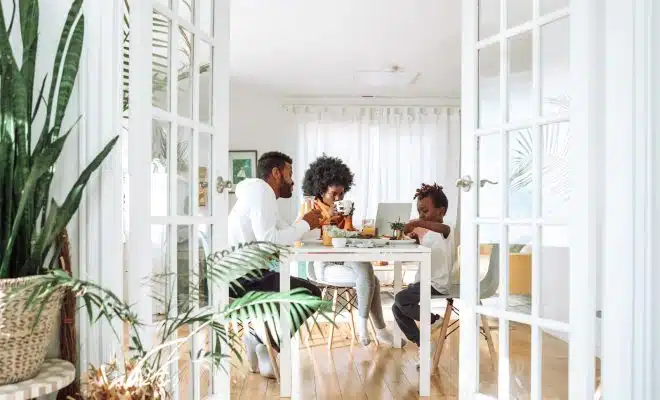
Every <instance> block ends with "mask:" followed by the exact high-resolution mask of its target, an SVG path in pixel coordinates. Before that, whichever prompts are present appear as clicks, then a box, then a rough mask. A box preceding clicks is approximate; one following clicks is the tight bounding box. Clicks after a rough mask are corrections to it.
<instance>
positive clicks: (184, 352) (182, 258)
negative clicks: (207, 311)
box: [176, 225, 196, 399]
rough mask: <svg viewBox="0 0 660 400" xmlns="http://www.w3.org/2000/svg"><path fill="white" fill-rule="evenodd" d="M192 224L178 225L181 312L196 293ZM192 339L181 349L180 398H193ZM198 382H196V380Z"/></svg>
mask: <svg viewBox="0 0 660 400" xmlns="http://www.w3.org/2000/svg"><path fill="white" fill-rule="evenodd" d="M192 232H193V230H192V226H190V225H178V226H177V227H176V236H177V237H176V280H177V285H176V288H177V307H178V312H179V314H181V313H185V312H186V311H188V309H189V308H190V306H191V305H192V304H191V301H192V296H191V294H192V295H193V296H194V295H195V291H194V289H195V288H194V287H191V285H190V282H191V278H192V277H191V275H190V263H191V262H192V252H191V247H192V246H194V245H193V243H194V240H193V237H192ZM191 289H192V290H191ZM191 328H192V327H191V326H189V325H185V326H182V327H180V328H179V329H178V330H177V332H176V336H177V337H178V338H185V337H187V336H188V335H190V333H191V331H190V329H191ZM191 353H192V341H191V340H187V341H186V342H185V343H183V345H181V348H180V349H179V357H180V358H179V361H178V364H179V375H180V376H182V377H184V379H185V380H184V381H183V382H182V383H183V384H181V385H178V387H179V398H180V399H192V398H193V396H192V388H193V385H192V384H191V382H190V381H191V377H192V360H191ZM195 384H196V382H195Z"/></svg>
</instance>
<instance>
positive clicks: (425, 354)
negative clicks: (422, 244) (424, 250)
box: [419, 254, 431, 397]
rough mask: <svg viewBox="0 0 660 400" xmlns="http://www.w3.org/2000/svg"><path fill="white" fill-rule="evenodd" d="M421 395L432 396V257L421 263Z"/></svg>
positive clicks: (428, 256) (427, 257) (426, 256)
mask: <svg viewBox="0 0 660 400" xmlns="http://www.w3.org/2000/svg"><path fill="white" fill-rule="evenodd" d="M419 268H420V280H419V281H420V292H421V296H420V297H421V298H420V321H419V331H420V348H419V395H420V396H422V397H425V396H430V395H431V255H430V254H427V255H425V259H424V261H423V262H421V263H420V266H419Z"/></svg>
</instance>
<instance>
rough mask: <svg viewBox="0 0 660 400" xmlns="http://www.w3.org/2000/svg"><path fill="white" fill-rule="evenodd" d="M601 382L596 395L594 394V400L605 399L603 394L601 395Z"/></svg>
mask: <svg viewBox="0 0 660 400" xmlns="http://www.w3.org/2000/svg"><path fill="white" fill-rule="evenodd" d="M600 385H601V384H600V382H599V383H598V387H596V393H594V400H601V399H602V398H603V394H602V393H601V389H600Z"/></svg>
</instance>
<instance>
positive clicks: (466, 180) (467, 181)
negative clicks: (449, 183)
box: [456, 175, 474, 192]
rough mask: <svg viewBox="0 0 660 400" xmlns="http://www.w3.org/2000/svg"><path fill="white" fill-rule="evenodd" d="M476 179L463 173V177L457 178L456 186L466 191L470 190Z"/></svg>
mask: <svg viewBox="0 0 660 400" xmlns="http://www.w3.org/2000/svg"><path fill="white" fill-rule="evenodd" d="M473 184H474V181H473V180H472V177H471V176H470V175H463V177H462V178H459V179H457V180H456V187H457V188H460V189H461V190H463V191H464V192H469V191H470V189H472V185H473Z"/></svg>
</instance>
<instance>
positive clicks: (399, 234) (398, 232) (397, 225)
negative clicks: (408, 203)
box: [390, 219, 406, 240]
mask: <svg viewBox="0 0 660 400" xmlns="http://www.w3.org/2000/svg"><path fill="white" fill-rule="evenodd" d="M405 227H406V224H405V223H403V222H401V220H400V219H399V220H398V221H396V222H390V229H392V239H393V240H401V239H403V230H404V229H405Z"/></svg>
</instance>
